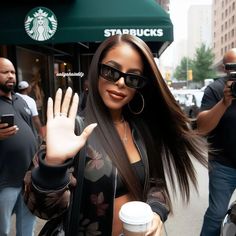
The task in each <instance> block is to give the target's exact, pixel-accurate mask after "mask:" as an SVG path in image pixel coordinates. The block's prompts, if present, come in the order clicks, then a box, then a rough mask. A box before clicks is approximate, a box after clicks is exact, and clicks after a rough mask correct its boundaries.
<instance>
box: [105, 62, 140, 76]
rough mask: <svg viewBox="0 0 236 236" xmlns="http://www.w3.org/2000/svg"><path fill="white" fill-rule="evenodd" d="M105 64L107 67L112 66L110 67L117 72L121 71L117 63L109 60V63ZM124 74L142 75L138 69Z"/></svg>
mask: <svg viewBox="0 0 236 236" xmlns="http://www.w3.org/2000/svg"><path fill="white" fill-rule="evenodd" d="M106 63H107V65H109V66H112V67H114V68H116V69H118V70H121V65H120V64H119V63H117V62H116V61H113V60H111V61H108V62H106ZM126 73H132V74H139V75H142V73H143V72H142V71H141V70H140V69H130V70H128V71H126Z"/></svg>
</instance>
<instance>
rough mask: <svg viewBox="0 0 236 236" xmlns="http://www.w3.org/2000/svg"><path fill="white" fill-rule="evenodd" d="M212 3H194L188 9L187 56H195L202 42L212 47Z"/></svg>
mask: <svg viewBox="0 0 236 236" xmlns="http://www.w3.org/2000/svg"><path fill="white" fill-rule="evenodd" d="M211 12H212V5H206V4H205V5H192V6H190V7H189V10H188V18H187V19H188V26H187V28H188V33H187V34H188V42H187V56H188V57H189V58H194V54H195V51H196V49H197V48H199V47H200V46H201V44H205V45H206V46H207V47H210V48H211V47H212V30H211V29H212V27H211V25H212V18H211Z"/></svg>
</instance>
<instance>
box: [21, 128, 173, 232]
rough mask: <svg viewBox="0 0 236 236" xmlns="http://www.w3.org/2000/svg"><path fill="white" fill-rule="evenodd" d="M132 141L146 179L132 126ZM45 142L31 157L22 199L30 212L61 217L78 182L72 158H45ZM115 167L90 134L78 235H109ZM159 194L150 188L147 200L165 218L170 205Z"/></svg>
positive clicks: (142, 149) (142, 151)
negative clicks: (50, 162)
mask: <svg viewBox="0 0 236 236" xmlns="http://www.w3.org/2000/svg"><path fill="white" fill-rule="evenodd" d="M132 134H133V139H134V142H135V144H136V145H137V148H138V150H139V152H140V155H141V159H142V161H143V164H144V167H145V182H146V183H147V182H148V178H149V173H148V161H147V155H146V152H145V147H144V144H143V143H142V142H141V140H140V139H139V137H138V132H137V130H135V128H132ZM45 148H46V147H45V146H42V147H41V148H40V150H39V152H38V153H37V155H36V156H35V157H34V159H33V162H32V165H31V168H30V170H29V171H28V172H27V173H26V175H25V179H24V199H25V202H26V204H27V205H28V208H29V209H30V210H31V212H32V213H33V214H35V215H37V216H38V217H40V218H43V219H52V218H56V217H62V219H63V220H64V222H65V220H66V218H67V216H68V215H67V214H66V213H67V209H68V208H69V203H70V196H71V191H73V189H74V187H75V186H76V184H77V182H78V184H79V181H76V179H75V178H74V176H73V164H74V163H73V160H70V161H68V162H67V163H65V164H63V165H61V166H58V167H52V166H47V165H46V164H45V162H44V160H43V159H44V156H45ZM116 173H117V170H116V168H115V167H114V165H112V162H111V160H110V159H109V157H108V155H107V154H106V153H105V151H104V150H103V149H102V148H101V147H100V146H99V142H98V140H97V139H96V137H94V136H93V134H92V135H91V137H90V138H89V140H88V144H87V154H86V163H85V172H84V182H83V192H82V204H81V209H80V224H79V226H78V233H77V235H90V236H92V235H102V236H106V235H107V236H110V235H112V220H113V204H114V199H115V192H116V178H117V176H116V175H117V174H116ZM163 199H164V198H163V196H162V194H161V193H160V192H159V191H158V190H157V191H156V190H155V189H150V191H149V193H148V197H147V203H148V204H149V205H150V206H151V208H152V210H153V211H154V212H156V213H157V214H159V215H160V217H161V219H162V220H163V221H165V220H166V219H167V216H168V213H169V210H168V209H169V208H168V206H167V205H166V203H165V202H164V200H163Z"/></svg>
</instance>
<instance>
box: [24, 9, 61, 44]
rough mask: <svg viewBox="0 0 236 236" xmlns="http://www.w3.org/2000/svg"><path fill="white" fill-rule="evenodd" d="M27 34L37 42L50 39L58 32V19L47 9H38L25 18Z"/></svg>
mask: <svg viewBox="0 0 236 236" xmlns="http://www.w3.org/2000/svg"><path fill="white" fill-rule="evenodd" d="M25 30H26V33H27V34H28V35H29V36H30V37H31V38H32V39H34V40H36V41H45V40H48V39H50V38H51V37H52V36H53V35H54V34H55V32H56V30H57V18H56V16H55V14H54V13H53V12H52V11H51V10H50V9H48V8H46V7H36V8H34V9H32V10H31V11H30V12H29V13H28V14H27V15H26V17H25Z"/></svg>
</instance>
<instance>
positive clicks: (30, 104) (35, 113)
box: [17, 93, 39, 116]
mask: <svg viewBox="0 0 236 236" xmlns="http://www.w3.org/2000/svg"><path fill="white" fill-rule="evenodd" d="M17 94H18V95H20V96H21V97H22V98H23V99H24V100H25V101H26V103H27V105H28V107H29V109H30V111H31V114H32V116H38V114H39V113H38V110H37V106H36V102H35V100H34V99H33V98H31V97H30V96H28V95H25V94H20V93H17Z"/></svg>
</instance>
